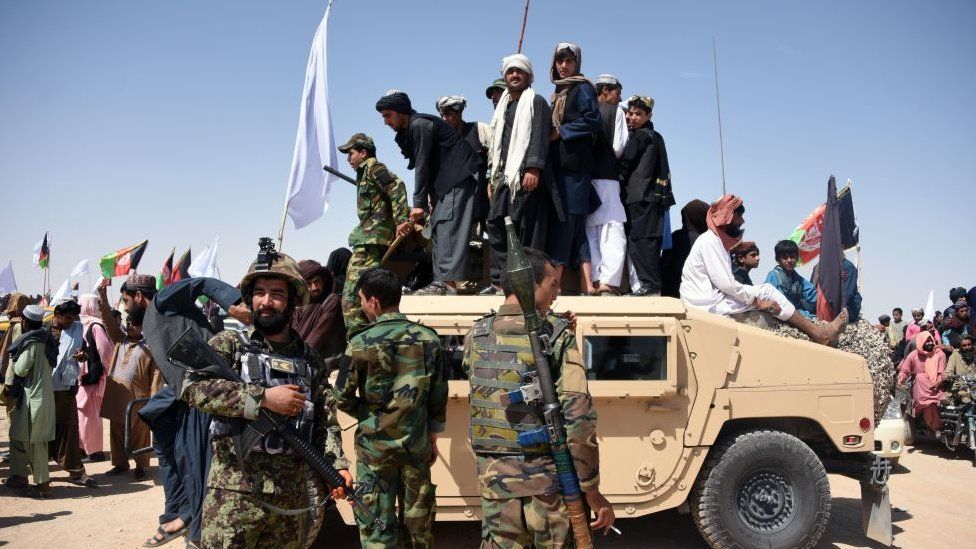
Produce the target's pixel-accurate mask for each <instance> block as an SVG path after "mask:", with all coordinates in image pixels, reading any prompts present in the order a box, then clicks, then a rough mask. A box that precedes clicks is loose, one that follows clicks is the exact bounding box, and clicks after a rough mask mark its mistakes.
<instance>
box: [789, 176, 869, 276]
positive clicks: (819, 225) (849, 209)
mask: <svg viewBox="0 0 976 549" xmlns="http://www.w3.org/2000/svg"><path fill="white" fill-rule="evenodd" d="M835 186H836V183H835ZM836 198H837V208H838V223H839V225H840V239H841V245H842V246H843V249H844V250H846V249H849V248H853V247H854V246H857V245H858V244H859V243H860V229H858V227H857V221H856V219H855V218H854V196H853V195H852V194H851V186H850V184H849V183H848V185H847V186H845V187H844V188H843V189H841V191H840V192H839V193H837V195H836ZM826 211H827V205H826V204H821V205H820V206H817V209H815V210H813V212H811V213H810V215H808V216H807V218H806V219H804V220H803V223H800V226H799V227H797V228H796V230H794V231H793V234H791V235H790V240H792V241H793V242H796V245H797V246H798V247H799V248H800V259H799V261H797V265H802V264H804V263H809V262H811V261H813V260H814V259H816V257H817V256H818V255H820V240H821V236H822V233H823V225H824V213H825V212H826Z"/></svg>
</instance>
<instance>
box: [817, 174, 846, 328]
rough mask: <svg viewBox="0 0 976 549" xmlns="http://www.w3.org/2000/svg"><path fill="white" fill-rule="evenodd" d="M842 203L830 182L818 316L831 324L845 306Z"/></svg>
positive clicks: (818, 294) (822, 251)
mask: <svg viewBox="0 0 976 549" xmlns="http://www.w3.org/2000/svg"><path fill="white" fill-rule="evenodd" d="M840 227H841V218H840V204H839V198H838V197H837V182H836V181H835V180H834V177H833V176H831V177H830V180H829V181H827V203H826V204H824V213H823V232H822V233H821V235H820V264H819V265H817V267H818V270H819V275H818V276H817V317H819V318H821V319H823V320H826V321H827V322H830V321H831V320H833V319H834V317H836V316H837V315H839V314H840V311H841V309H843V308H844V306H845V305H846V303H845V302H844V301H845V299H844V298H845V296H844V283H843V280H842V279H841V272H842V271H843V270H844V265H843V264H844V246H843V244H842V242H843V241H842V239H841V232H840Z"/></svg>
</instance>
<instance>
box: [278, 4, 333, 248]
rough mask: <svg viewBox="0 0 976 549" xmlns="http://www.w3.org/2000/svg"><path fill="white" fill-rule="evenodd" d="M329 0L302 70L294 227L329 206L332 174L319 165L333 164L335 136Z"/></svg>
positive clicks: (291, 207)
mask: <svg viewBox="0 0 976 549" xmlns="http://www.w3.org/2000/svg"><path fill="white" fill-rule="evenodd" d="M331 11H332V2H331V1H330V2H329V5H328V7H326V8H325V16H323V17H322V21H321V22H320V23H319V27H318V29H316V30H315V37H314V38H312V50H311V51H310V52H309V54H308V67H307V68H306V69H305V88H304V90H303V91H302V104H301V109H300V113H299V115H298V136H297V137H296V138H295V155H294V157H293V158H292V161H291V173H290V175H289V176H288V193H287V194H286V198H285V200H286V201H287V204H288V216H289V217H291V220H292V222H293V223H294V224H295V228H296V229H301V228H302V227H304V226H306V225H308V224H309V223H311V222H313V221H315V220H316V219H318V218H320V217H322V214H324V213H325V211H326V210H327V209H329V191H330V190H331V189H332V183H333V181H334V180H335V176H333V175H332V174H330V173H328V172H326V171H325V170H323V169H322V166H324V165H328V166H331V167H333V168H334V167H335V166H336V149H335V146H334V145H335V139H334V138H333V136H332V114H331V109H330V108H329V83H328V75H327V74H326V30H327V27H328V23H329V13H330V12H331Z"/></svg>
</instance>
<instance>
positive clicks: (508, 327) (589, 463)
mask: <svg viewBox="0 0 976 549" xmlns="http://www.w3.org/2000/svg"><path fill="white" fill-rule="evenodd" d="M486 320H488V321H489V322H490V324H488V326H490V337H491V341H492V343H490V344H489V346H491V347H493V349H494V350H484V345H482V350H476V349H475V346H476V344H475V341H474V340H473V338H474V337H475V331H474V330H472V332H469V333H468V335H467V337H466V338H465V342H464V349H465V354H464V362H463V366H464V370H465V373H466V374H467V375H468V377H469V380H471V381H472V397H471V398H472V401H471V410H472V427H471V438H472V445H473V446H475V459H476V461H477V464H478V477H479V480H480V484H481V509H482V512H483V514H484V519H483V521H482V523H481V533H482V545H481V546H482V548H483V549H484V548H495V547H505V548H506V549H507V548H510V547H516V548H519V547H532V546H534V547H537V548H544V547H564V546H567V545H571V544H572V535H571V532H570V526H569V515H568V513H567V511H566V506H565V504H564V503H563V499H562V496H561V495H560V494H559V484H558V482H557V480H556V465H555V462H554V461H553V459H552V456H551V455H550V454H549V453H547V449H548V446H546V445H543V446H541V447H535V448H526V449H524V450H523V451H522V453H521V454H518V453H515V454H513V453H512V452H517V451H516V450H514V449H513V450H512V451H510V452H508V453H504V452H487V451H482V450H479V446H481V447H484V446H490V445H491V444H492V442H495V443H497V444H499V445H500V446H499V448H503V446H501V445H503V444H506V443H507V442H503V441H499V439H498V437H499V436H500V435H499V433H501V432H502V431H501V430H500V429H508V430H512V429H514V430H519V425H520V424H522V425H527V426H529V427H531V426H532V424H538V421H539V420H541V418H536V417H531V416H533V415H534V414H524V413H522V414H519V413H512V412H514V411H515V410H514V409H513V408H506V409H504V410H496V411H495V412H497V414H495V413H492V412H491V410H490V408H491V406H493V405H492V404H490V403H488V404H485V405H484V406H485V407H481V408H479V402H478V396H479V395H477V394H476V393H475V392H476V391H480V392H481V395H484V394H485V393H484V391H485V386H486V385H487V386H491V385H492V383H494V384H495V385H499V387H498V388H494V389H488V391H491V392H497V391H505V392H507V390H506V388H504V387H501V385H505V382H503V381H484V380H486V379H487V380H490V379H495V378H496V377H497V371H498V370H497V368H496V366H497V365H499V364H506V363H507V362H508V361H509V359H508V358H507V357H504V358H503V354H509V355H510V354H511V353H517V356H518V361H519V362H521V363H522V364H524V365H527V366H531V365H532V364H534V361H533V358H532V351H531V347H530V345H529V339H528V337H526V335H525V322H524V318H523V316H522V310H521V308H520V307H519V306H518V305H513V304H504V305H502V306H501V307H500V308H499V310H498V314H497V315H496V316H494V317H487V318H486ZM553 320H554V317H551V318H550V322H552V321H553ZM479 322H480V321H479ZM477 326H478V324H477V323H476V327H477ZM552 347H553V353H554V360H553V367H552V373H553V377H554V378H555V383H556V393H557V394H558V396H559V401H560V403H561V404H562V407H563V413H564V416H565V419H566V435H567V439H568V442H569V449H570V452H571V453H572V455H573V461H574V462H575V465H576V473H577V475H578V476H579V480H580V487H581V488H582V489H583V490H584V491H586V492H589V491H593V490H596V489H598V487H599V483H600V474H599V463H600V455H599V448H598V446H597V441H596V411H595V410H594V409H593V405H592V401H591V399H590V395H589V390H588V389H587V384H586V368H585V367H584V366H583V361H582V357H581V356H580V353H579V351H578V350H577V348H576V338H575V337H574V336H573V334H572V331H571V330H569V329H566V330H563V331H561V333H560V334H559V335H558V336H557V337H556V339H555V341H553V343H552ZM478 380H481V383H480V384H479V383H478ZM520 416H521V417H520ZM479 418H480V421H479ZM498 418H505V419H503V420H500V419H498ZM491 422H495V423H496V424H497V425H498V427H499V428H500V429H497V430H496V429H494V428H492V427H490V426H486V424H487V423H491ZM516 422H517V423H516ZM540 449H541V451H540Z"/></svg>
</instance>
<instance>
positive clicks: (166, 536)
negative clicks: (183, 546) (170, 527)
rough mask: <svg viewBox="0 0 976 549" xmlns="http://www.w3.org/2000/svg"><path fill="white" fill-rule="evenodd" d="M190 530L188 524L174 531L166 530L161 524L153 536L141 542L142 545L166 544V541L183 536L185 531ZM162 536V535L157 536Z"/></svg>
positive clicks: (157, 545)
mask: <svg viewBox="0 0 976 549" xmlns="http://www.w3.org/2000/svg"><path fill="white" fill-rule="evenodd" d="M189 531H190V527H189V526H184V527H183V528H180V529H179V530H177V531H175V532H167V531H166V530H165V529H164V528H163V526H162V525H160V526H159V528H156V533H155V534H154V535H153V537H151V538H149V539H147V540H146V541H145V543H143V544H142V546H143V547H159V546H160V545H166V544H167V543H169V542H171V541H173V540H174V539H176V538H179V537H183V536H185V535H186V533H187V532H189ZM159 536H163V537H159Z"/></svg>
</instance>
